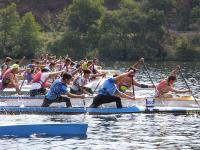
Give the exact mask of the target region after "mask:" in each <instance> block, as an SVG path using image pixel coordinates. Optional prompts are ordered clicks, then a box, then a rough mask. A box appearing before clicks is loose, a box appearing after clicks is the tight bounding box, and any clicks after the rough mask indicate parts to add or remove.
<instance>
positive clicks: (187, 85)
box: [179, 68, 200, 107]
mask: <svg viewBox="0 0 200 150" xmlns="http://www.w3.org/2000/svg"><path fill="white" fill-rule="evenodd" d="M179 71H180V75H181V77H182V78H183V80H184V82H185V85H186V86H187V88H188V90H190V93H191V95H192V97H193V98H194V100H195V102H196V104H197V105H198V106H199V107H200V105H199V103H198V102H197V100H196V98H195V96H194V94H193V93H192V90H191V89H190V87H189V85H188V83H187V81H186V79H185V78H184V76H183V74H182V71H181V69H180V68H179Z"/></svg>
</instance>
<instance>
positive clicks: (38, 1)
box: [0, 0, 200, 31]
mask: <svg viewBox="0 0 200 150" xmlns="http://www.w3.org/2000/svg"><path fill="white" fill-rule="evenodd" d="M72 1H73V0H0V8H3V7H6V6H7V5H9V4H10V3H12V2H14V3H16V4H17V9H18V11H19V13H20V14H24V13H26V12H28V11H32V12H33V14H34V15H35V17H36V20H37V21H38V22H39V23H40V24H41V26H43V27H46V25H45V22H46V19H47V18H49V17H55V16H56V14H57V13H59V12H60V11H62V10H63V8H64V7H67V6H68V5H69V4H71V3H72ZM119 1H120V0H105V1H104V5H105V7H106V8H107V9H117V8H118V5H117V3H118V2H119ZM135 1H136V2H137V3H142V2H143V1H144V0H140V1H139V0H135ZM199 5H200V4H199V2H198V1H197V0H178V1H177V4H176V7H175V8H173V9H172V10H171V11H169V12H167V14H165V15H166V17H167V19H166V20H167V24H166V26H167V27H168V28H169V29H172V30H176V31H188V30H199V31H200V27H199V25H197V24H196V23H194V22H193V21H192V20H191V12H192V9H193V8H194V7H197V8H198V7H200V6H199Z"/></svg>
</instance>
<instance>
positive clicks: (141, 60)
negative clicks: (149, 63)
mask: <svg viewBox="0 0 200 150" xmlns="http://www.w3.org/2000/svg"><path fill="white" fill-rule="evenodd" d="M143 63H144V58H140V59H139V60H138V61H137V62H136V63H135V64H134V65H133V66H132V67H133V68H136V69H138V68H139V67H140V65H141V64H143Z"/></svg>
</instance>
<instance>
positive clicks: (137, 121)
mask: <svg viewBox="0 0 200 150" xmlns="http://www.w3.org/2000/svg"><path fill="white" fill-rule="evenodd" d="M176 64H177V63H161V64H157V63H151V64H148V63H147V66H148V68H149V73H150V75H151V77H152V80H153V81H154V82H155V83H156V82H158V81H159V80H160V79H162V78H165V77H167V75H168V74H169V73H170V71H169V70H171V69H172V68H173V67H174V66H175V65H176ZM118 65H119V64H118ZM121 66H122V67H120V70H124V68H125V67H124V66H126V65H123V64H121ZM181 66H182V72H183V75H184V77H186V81H187V82H188V84H189V85H190V87H191V89H192V91H193V92H194V93H195V94H198V92H199V91H200V86H199V83H200V64H199V63H193V64H188V63H187V64H186V63H185V64H181ZM114 68H115V66H114ZM112 69H113V67H112ZM136 79H137V80H138V81H139V82H143V83H151V81H150V80H149V78H148V76H147V74H146V72H145V70H143V69H141V70H140V71H138V74H136ZM177 81H178V82H177V83H176V85H175V86H176V87H178V88H187V87H186V86H185V82H184V80H183V79H182V78H181V76H180V75H178V80H177ZM13 122H20V123H21V122H29V123H30V122H73V123H75V122H77V123H88V125H89V127H88V132H87V136H86V137H73V138H67V137H59V136H57V137H46V138H41V137H37V136H31V137H30V138H0V149H6V150H7V149H9V150H10V149H14V150H16V149H20V150H27V149H28V148H30V149H32V150H42V149H55V150H57V149H91V150H93V149H113V150H115V149H121V150H122V149H130V150H132V149H169V150H171V149H196V150H198V149H200V115H197V114H193V115H175V114H121V115H87V114H86V115H83V114H82V115H0V123H1V124H3V123H13Z"/></svg>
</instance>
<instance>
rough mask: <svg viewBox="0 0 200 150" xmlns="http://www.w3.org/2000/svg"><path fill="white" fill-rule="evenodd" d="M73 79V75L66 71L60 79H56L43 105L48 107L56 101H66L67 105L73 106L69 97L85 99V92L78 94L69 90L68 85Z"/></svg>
mask: <svg viewBox="0 0 200 150" xmlns="http://www.w3.org/2000/svg"><path fill="white" fill-rule="evenodd" d="M71 81H72V75H71V74H69V73H67V72H64V73H63V74H62V77H61V78H60V79H57V80H55V81H54V82H53V84H52V85H51V87H50V90H49V91H48V93H47V94H46V95H45V99H44V101H43V104H42V107H48V106H49V105H50V104H52V103H55V102H57V103H58V102H65V103H66V107H72V104H71V101H70V98H69V97H71V98H80V99H84V98H85V96H84V95H83V94H82V95H76V94H72V93H70V92H69V88H68V85H69V84H70V82H71Z"/></svg>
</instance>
